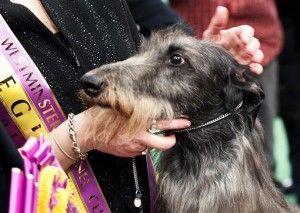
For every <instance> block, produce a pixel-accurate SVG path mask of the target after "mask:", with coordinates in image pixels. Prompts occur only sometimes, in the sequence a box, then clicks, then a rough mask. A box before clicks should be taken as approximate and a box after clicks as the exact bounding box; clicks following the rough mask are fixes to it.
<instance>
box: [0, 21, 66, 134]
mask: <svg viewBox="0 0 300 213" xmlns="http://www.w3.org/2000/svg"><path fill="white" fill-rule="evenodd" d="M0 18H1V19H2V20H1V21H2V22H4V19H3V18H2V17H0ZM0 30H1V34H0V48H1V52H2V53H3V55H4V57H6V59H7V62H8V63H9V64H10V66H11V67H12V68H13V69H11V70H12V71H13V72H14V73H15V75H17V77H18V79H19V80H20V82H21V84H22V86H23V87H24V90H25V91H26V93H27V95H28V96H29V97H30V99H31V100H32V102H33V104H34V106H35V108H36V109H37V110H38V112H39V113H38V114H39V115H40V116H41V118H42V120H43V121H44V122H45V125H46V127H47V129H48V131H51V130H52V129H54V128H55V127H57V126H58V125H59V124H61V123H62V122H63V121H64V120H65V117H64V114H63V112H62V109H61V108H60V106H59V105H58V102H57V100H56V99H55V97H54V95H53V93H52V91H51V89H50V87H49V85H48V84H47V82H46V81H45V79H44V78H43V76H42V74H41V73H40V71H39V70H38V68H37V67H36V65H35V64H34V62H33V61H32V59H31V58H30V57H29V55H28V54H27V53H26V51H25V49H24V48H23V46H22V45H21V44H20V42H19V40H18V39H17V38H16V37H15V36H14V34H13V33H12V31H11V30H10V28H9V27H8V25H7V24H2V25H1V26H0ZM2 62H3V60H2ZM7 62H6V63H7ZM6 63H5V64H6ZM6 67H7V65H6ZM3 73H4V72H3ZM6 77H7V78H10V76H6ZM14 77H16V76H14ZM2 79H5V78H2ZM7 81H8V82H10V83H12V82H11V81H14V80H13V79H7ZM8 82H7V83H8ZM6 85H7V84H6ZM9 85H10V84H9Z"/></svg>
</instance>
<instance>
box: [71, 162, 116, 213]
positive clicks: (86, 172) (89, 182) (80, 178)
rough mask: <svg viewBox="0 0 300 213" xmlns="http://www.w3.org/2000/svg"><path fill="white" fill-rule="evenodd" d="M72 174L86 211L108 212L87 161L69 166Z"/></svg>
mask: <svg viewBox="0 0 300 213" xmlns="http://www.w3.org/2000/svg"><path fill="white" fill-rule="evenodd" d="M70 170H71V171H72V176H73V179H74V180H75V182H76V183H77V187H78V189H79V191H80V195H81V198H82V199H83V200H84V201H85V204H86V207H87V211H88V212H103V213H108V212H110V209H109V207H108V204H107V202H106V200H105V197H104V195H103V192H102V190H101V188H100V187H99V185H98V183H97V179H96V177H95V176H94V174H93V171H92V168H91V167H90V165H89V163H88V161H79V162H77V163H76V164H73V165H72V166H71V167H70Z"/></svg>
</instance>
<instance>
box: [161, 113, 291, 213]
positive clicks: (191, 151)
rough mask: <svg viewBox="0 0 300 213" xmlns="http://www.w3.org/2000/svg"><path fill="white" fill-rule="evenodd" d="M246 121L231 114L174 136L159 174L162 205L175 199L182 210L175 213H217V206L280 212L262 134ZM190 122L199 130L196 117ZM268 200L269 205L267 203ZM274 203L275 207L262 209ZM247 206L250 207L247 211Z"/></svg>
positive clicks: (279, 200) (228, 209) (234, 210)
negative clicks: (172, 145)
mask: <svg viewBox="0 0 300 213" xmlns="http://www.w3.org/2000/svg"><path fill="white" fill-rule="evenodd" d="M247 119H248V117H247V115H246V114H245V113H235V114H233V115H231V116H230V117H227V119H222V120H220V121H218V122H215V123H213V124H211V125H209V126H206V127H204V128H199V129H196V130H194V131H185V132H180V133H176V140H177V142H176V145H175V146H174V147H173V148H171V149H170V150H168V151H165V152H164V154H163V155H162V159H161V163H160V166H159V169H158V171H159V174H160V180H159V183H160V190H161V193H163V194H164V195H166V194H170V196H164V199H165V200H163V201H160V202H162V203H168V202H174V201H172V200H176V201H175V202H177V203H179V204H176V205H175V204H174V206H177V207H178V206H181V207H182V206H183V207H182V209H181V210H179V211H174V212H198V211H199V212H220V211H221V209H219V208H220V206H223V210H224V211H222V212H243V209H247V208H248V209H250V208H253V212H255V209H256V208H265V209H268V210H270V211H269V212H282V211H281V210H282V209H284V208H285V204H284V202H283V201H282V199H281V197H280V195H279V194H278V192H277V191H276V190H275V188H274V186H273V185H270V183H271V180H270V175H269V174H268V169H267V166H266V165H267V163H266V162H265V161H264V159H263V157H262V156H263V152H262V140H261V139H262V138H261V137H260V136H261V135H259V133H258V132H259V131H257V128H256V126H255V127H254V128H252V127H251V126H250V125H249V122H247ZM193 121H194V122H195V123H197V125H199V123H201V122H203V120H201V119H200V118H197V117H195V118H194V119H193ZM179 183H180V184H179ZM175 186H176V187H175ZM174 188H175V189H176V190H172V189H174ZM166 189H167V191H165V190H166ZM170 189H171V190H170ZM253 189H255V190H253ZM258 194H259V199H257V198H258V197H257V196H258ZM208 195H209V196H208ZM269 195H272V201H266V200H265V199H269V198H268V196H269ZM207 196H208V197H207ZM237 198H238V199H237ZM191 199H195V202H194V204H191V205H189V207H187V208H185V207H186V206H185V205H186V204H187V203H189V202H190V201H189V200H191ZM260 199H261V200H260ZM269 200H270V199H269ZM275 200H276V202H277V204H274V203H272V205H270V206H268V207H262V205H265V202H266V203H267V202H269V203H270V202H273V201H275ZM218 202H220V203H218ZM234 202H236V203H235V206H234V207H233V206H232V203H234ZM245 203H249V205H250V206H251V205H253V207H249V206H247V208H246V206H245ZM278 203H279V204H278ZM247 205H248V204H247ZM167 206H170V205H169V204H167ZM278 206H279V207H278ZM200 207H201V208H202V207H203V209H199V208H200ZM233 208H236V209H233ZM281 208H282V209H281ZM164 210H165V209H164V207H163V208H162V211H161V212H166V211H164ZM279 210H280V211H279ZM170 212H172V211H170Z"/></svg>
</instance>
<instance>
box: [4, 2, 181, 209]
mask: <svg viewBox="0 0 300 213" xmlns="http://www.w3.org/2000/svg"><path fill="white" fill-rule="evenodd" d="M155 1H156V2H158V1H159V0H155ZM140 2H142V1H140ZM42 3H43V5H44V7H45V9H46V10H47V12H48V14H49V15H50V17H51V18H52V20H53V21H54V23H55V24H56V26H57V27H58V28H59V31H60V34H61V35H62V36H63V38H64V39H63V40H62V39H59V38H58V37H57V36H55V35H53V34H52V33H51V32H50V31H49V30H48V29H47V28H46V27H45V26H44V25H43V24H42V23H41V22H40V21H39V20H38V19H37V18H36V17H35V16H34V15H33V14H32V13H31V12H30V11H29V10H28V9H27V8H25V7H23V6H21V5H17V4H13V3H11V2H10V1H9V0H0V12H1V15H3V16H4V18H5V20H6V21H7V22H8V24H9V26H10V27H11V29H12V30H13V32H14V33H15V35H16V36H17V38H18V39H19V40H20V42H21V43H22V45H23V46H24V48H25V49H26V50H27V52H28V53H29V55H30V56H31V58H32V59H33V61H34V62H35V63H36V65H37V66H38V68H39V69H40V71H41V72H42V74H43V76H44V77H45V79H46V80H47V82H48V83H49V85H50V87H51V89H52V90H53V92H54V94H55V96H56V98H57V99H58V102H59V103H60V104H61V106H62V108H63V111H64V112H65V113H66V114H67V113H70V112H75V113H78V112H81V111H82V110H83V107H82V104H81V103H80V101H79V100H78V97H77V95H76V93H77V92H78V90H79V78H80V77H81V76H82V75H83V74H84V73H85V72H87V71H89V70H91V69H94V68H96V67H99V66H100V65H102V64H105V63H109V62H114V61H119V60H124V59H126V58H128V57H129V56H130V55H132V54H133V53H134V52H135V51H136V48H137V47H138V45H139V33H138V31H137V28H136V25H135V23H134V21H133V18H132V17H131V15H130V12H129V10H128V8H127V5H126V2H125V0H85V1H79V0H43V1H42ZM156 6H157V7H165V6H164V5H163V4H162V3H158V4H156ZM140 10H142V11H141V13H143V11H147V10H148V9H147V8H141V9H140ZM153 10H155V8H153ZM163 11H165V12H168V10H167V9H166V8H165V9H164V10H163ZM172 15H174V14H173V13H172ZM161 17H163V16H161ZM140 20H143V19H142V18H141V17H140ZM174 21H175V19H174ZM141 23H143V21H141ZM168 23H169V24H173V23H172V22H168ZM89 161H90V163H91V165H92V168H93V170H94V171H95V175H96V177H97V180H98V182H99V183H100V186H101V188H102V191H103V193H104V195H105V197H106V199H107V201H108V204H109V206H110V207H111V210H112V212H137V209H136V208H135V207H134V206H133V199H134V193H135V191H134V189H135V188H134V181H133V171H132V161H131V159H128V158H118V157H115V156H111V155H107V154H103V153H100V152H96V151H93V152H91V153H90V154H89ZM136 162H137V170H138V178H139V184H140V188H141V191H142V195H143V208H144V212H148V211H149V189H148V183H147V170H146V162H145V157H143V156H141V157H137V158H136Z"/></svg>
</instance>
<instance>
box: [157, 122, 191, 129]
mask: <svg viewBox="0 0 300 213" xmlns="http://www.w3.org/2000/svg"><path fill="white" fill-rule="evenodd" d="M190 125H191V122H190V121H189V120H187V119H173V120H159V121H157V123H156V127H157V128H158V129H161V130H171V129H184V128H187V127H189V126H190Z"/></svg>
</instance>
